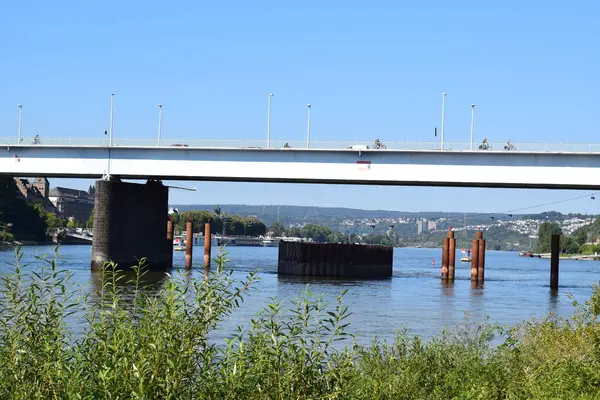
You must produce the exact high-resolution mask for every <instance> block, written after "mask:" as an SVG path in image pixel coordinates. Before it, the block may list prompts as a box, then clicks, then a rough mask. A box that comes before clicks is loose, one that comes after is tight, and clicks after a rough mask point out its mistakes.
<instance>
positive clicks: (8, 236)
mask: <svg viewBox="0 0 600 400" xmlns="http://www.w3.org/2000/svg"><path fill="white" fill-rule="evenodd" d="M14 240H15V237H14V236H13V234H12V233H10V232H6V231H0V242H12V241H14Z"/></svg>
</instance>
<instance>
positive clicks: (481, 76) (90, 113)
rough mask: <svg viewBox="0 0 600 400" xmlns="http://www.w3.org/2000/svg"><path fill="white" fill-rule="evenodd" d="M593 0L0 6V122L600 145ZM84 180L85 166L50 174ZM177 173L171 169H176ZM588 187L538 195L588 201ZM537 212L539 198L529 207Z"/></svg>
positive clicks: (65, 128)
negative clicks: (73, 174) (77, 173)
mask: <svg viewBox="0 0 600 400" xmlns="http://www.w3.org/2000/svg"><path fill="white" fill-rule="evenodd" d="M598 15H600V3H599V2H597V1H572V2H564V1H560V2H559V1H527V2H524V1H512V0H510V1H503V2H485V1H419V2H399V1H375V0H371V1H368V2H367V1H363V2H356V1H312V0H306V1H302V2H289V1H253V2H250V1H213V2H208V1H177V2H165V1H161V2H158V1H153V0H146V1H143V2H142V1H134V0H128V1H114V0H107V1H101V2H89V1H88V2H82V1H60V0H59V1H54V2H49V1H39V0H37V1H36V0H32V1H26V2H18V1H10V2H4V3H3V4H2V6H1V7H0V54H2V58H1V62H0V130H1V134H0V136H16V134H17V125H18V110H17V104H23V134H24V135H26V136H33V135H35V134H39V135H40V136H41V137H42V139H43V138H44V137H93V136H96V137H99V136H102V135H103V132H104V130H105V129H108V122H109V98H110V93H111V92H114V93H116V97H115V122H114V134H115V136H116V137H128V138H135V137H147V138H153V137H155V136H156V131H157V123H158V108H157V104H158V103H162V104H163V107H164V114H163V117H164V119H163V136H164V137H168V138H223V139H225V138H265V137H266V108H267V107H266V106H267V94H268V93H269V92H274V93H275V96H274V97H273V105H272V124H271V135H272V139H273V140H275V139H282V140H289V141H293V140H304V138H305V135H306V111H307V110H306V104H307V103H311V104H312V123H311V136H312V138H313V139H314V140H357V141H358V140H360V141H371V140H373V139H374V138H375V137H379V138H380V139H381V140H382V141H383V142H386V141H393V140H414V141H419V140H432V139H433V128H434V127H435V126H437V127H438V128H439V126H440V120H441V93H442V92H447V93H448V95H447V99H446V129H445V134H446V140H448V141H450V140H454V141H458V140H464V141H468V139H469V126H470V116H471V107H470V104H471V103H475V104H476V119H475V138H476V141H480V140H481V139H482V138H483V137H487V138H488V139H489V140H491V141H498V142H500V141H506V140H508V139H511V140H512V141H514V142H518V141H579V142H589V141H593V142H600V137H599V136H600V128H599V124H598V122H597V121H598V118H599V117H600V114H599V113H598V110H599V109H600V101H599V99H600V95H599V93H600V83H599V82H600V78H599V75H598V71H600V51H599V50H598V49H599V48H598V38H600V24H598ZM51 183H52V184H53V185H63V186H71V187H80V188H87V186H88V185H89V184H90V183H91V181H83V180H53V181H52V182H51ZM175 184H177V183H175ZM182 185H186V186H195V187H197V188H198V192H184V191H176V190H173V191H172V192H171V203H248V204H295V205H317V206H345V207H357V208H382V209H394V210H407V211H420V210H443V211H465V212H469V211H471V212H473V211H482V212H495V211H502V210H507V209H511V208H518V207H523V206H527V205H532V204H541V203H547V202H551V201H555V200H560V199H564V198H570V197H574V196H577V195H580V194H585V192H573V191H543V190H505V189H459V188H409V187H364V186H325V185H291V184H256V183H253V184H243V183H202V182H194V183H189V182H188V183H182ZM598 201H600V197H599V200H596V201H591V200H589V199H587V198H584V199H582V200H578V201H574V202H567V203H564V204H560V205H556V206H552V207H548V208H550V209H556V210H559V211H580V212H590V213H599V212H600V211H599V209H600V207H598V205H597V204H598V203H597V202H598ZM537 211H544V208H541V209H539V210H537Z"/></svg>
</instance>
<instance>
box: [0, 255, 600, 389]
mask: <svg viewBox="0 0 600 400" xmlns="http://www.w3.org/2000/svg"><path fill="white" fill-rule="evenodd" d="M40 262H41V268H37V269H35V270H34V269H33V268H32V267H30V266H26V265H22V264H21V252H20V249H17V257H16V262H15V265H14V273H13V274H12V275H10V276H5V277H3V278H2V285H1V287H0V297H1V299H0V300H1V301H0V398H2V399H4V398H7V399H573V398H583V399H595V398H599V397H600V386H599V384H600V368H599V367H600V351H599V350H598V349H600V325H599V323H598V314H600V289H599V288H598V287H597V286H595V287H594V290H593V295H592V297H591V298H590V300H589V301H588V302H587V303H585V304H583V305H578V304H575V308H574V313H573V316H572V317H570V318H557V317H551V316H549V317H548V318H545V319H543V320H541V321H529V322H525V323H523V324H521V325H518V326H516V327H514V328H512V329H508V330H507V329H504V328H502V327H498V326H492V325H489V324H488V323H483V324H477V325H474V324H470V323H469V322H468V321H465V323H463V324H459V325H458V326H457V327H455V328H454V329H450V330H447V331H444V332H442V333H441V334H440V335H438V336H436V337H435V338H433V339H431V340H429V341H423V340H422V339H421V338H419V337H410V336H409V335H408V334H407V333H406V332H405V331H403V332H399V333H398V334H397V336H396V339H395V340H394V341H392V342H391V343H386V342H381V341H377V340H374V341H373V342H372V344H371V345H369V346H358V345H357V344H356V343H355V342H354V341H353V336H352V334H351V333H349V325H348V322H347V320H348V316H349V315H350V313H349V310H348V309H347V307H346V306H345V305H344V304H343V296H344V294H345V292H344V293H342V294H341V295H340V296H339V297H338V299H337V302H336V303H335V304H333V305H328V304H327V303H326V302H325V300H324V298H323V297H321V296H315V295H313V294H311V293H310V292H308V291H305V292H303V293H302V294H301V295H300V297H299V298H298V299H296V300H295V301H294V302H292V303H291V306H290V307H288V306H286V305H284V304H283V303H281V302H279V301H277V300H276V299H273V300H272V301H271V302H270V304H268V305H267V306H266V307H265V309H264V310H263V312H261V313H260V314H259V315H257V316H256V317H255V318H253V319H252V320H251V321H250V327H249V328H248V329H247V331H243V330H242V329H241V328H240V329H238V331H237V333H236V334H235V335H233V337H231V338H229V339H225V340H224V341H223V342H220V341H219V342H216V341H210V340H209V338H210V334H211V332H212V331H213V330H214V329H215V328H216V327H217V325H218V324H219V322H221V321H222V320H223V319H224V318H226V317H227V316H228V315H229V314H230V313H231V312H232V311H233V310H234V309H235V308H236V307H238V305H239V304H240V302H241V301H243V295H244V293H245V292H247V291H248V289H249V288H250V286H251V284H252V282H253V281H254V280H255V276H254V275H253V274H250V275H249V276H248V277H247V278H246V279H245V280H244V281H242V282H235V281H234V280H233V279H232V275H231V271H229V270H228V269H227V268H226V264H227V260H226V259H225V256H224V254H219V256H218V257H217V260H216V263H215V264H216V268H214V269H213V270H212V271H211V272H210V273H209V274H207V275H205V277H204V279H200V280H198V281H190V280H189V279H187V277H179V276H175V277H168V278H167V279H165V280H164V281H163V282H162V283H160V284H159V285H158V289H157V288H156V286H155V285H153V284H151V283H148V282H147V280H146V277H147V275H146V272H145V270H144V260H142V262H141V266H140V267H137V268H135V271H134V273H133V275H131V274H127V273H125V272H122V271H118V270H117V269H116V266H115V265H112V264H109V265H107V266H105V268H103V269H102V270H101V271H100V272H99V273H98V276H97V280H98V282H99V283H98V288H99V289H98V291H97V292H96V293H93V294H91V295H87V296H86V295H83V294H82V293H83V292H82V291H81V290H80V289H76V288H74V286H73V285H72V283H71V282H70V280H71V274H70V273H69V272H68V271H65V270H61V269H59V268H58V266H57V263H56V257H55V258H54V259H53V260H47V259H43V258H42V259H40ZM181 278H183V279H181ZM149 285H150V286H151V290H149V287H148V286H149ZM75 328H77V329H78V330H77V331H74V329H75ZM494 339H496V340H500V344H494V345H493V344H492V340H494Z"/></svg>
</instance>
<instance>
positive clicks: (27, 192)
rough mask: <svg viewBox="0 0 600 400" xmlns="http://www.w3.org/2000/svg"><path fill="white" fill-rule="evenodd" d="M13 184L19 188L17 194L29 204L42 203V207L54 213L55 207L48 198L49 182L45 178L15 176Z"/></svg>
mask: <svg viewBox="0 0 600 400" xmlns="http://www.w3.org/2000/svg"><path fill="white" fill-rule="evenodd" d="M15 184H16V185H17V189H19V192H18V194H19V195H20V196H21V197H22V198H23V200H25V201H26V202H27V203H29V204H36V203H39V204H42V205H43V206H44V209H45V210H46V211H49V212H54V213H56V212H57V210H56V207H55V206H54V204H52V202H50V201H49V200H48V189H49V187H50V183H49V182H48V179H46V178H35V179H34V180H32V181H29V180H28V179H25V178H15Z"/></svg>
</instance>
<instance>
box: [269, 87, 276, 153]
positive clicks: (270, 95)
mask: <svg viewBox="0 0 600 400" xmlns="http://www.w3.org/2000/svg"><path fill="white" fill-rule="evenodd" d="M274 94H275V93H269V103H268V106H267V148H271V97H273V95H274Z"/></svg>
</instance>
